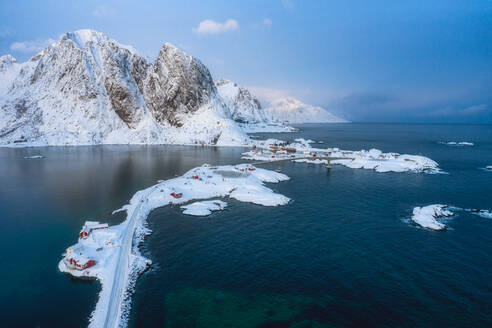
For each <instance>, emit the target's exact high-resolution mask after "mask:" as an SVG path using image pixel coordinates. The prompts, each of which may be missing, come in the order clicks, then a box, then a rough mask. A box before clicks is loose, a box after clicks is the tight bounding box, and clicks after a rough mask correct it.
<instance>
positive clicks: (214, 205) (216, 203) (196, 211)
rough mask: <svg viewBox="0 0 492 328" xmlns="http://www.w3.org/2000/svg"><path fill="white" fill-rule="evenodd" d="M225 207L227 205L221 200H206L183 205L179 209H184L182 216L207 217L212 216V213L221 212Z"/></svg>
mask: <svg viewBox="0 0 492 328" xmlns="http://www.w3.org/2000/svg"><path fill="white" fill-rule="evenodd" d="M226 206H227V203H226V202H223V201H221V200H207V201H202V202H194V203H192V204H190V205H184V206H181V208H182V209H184V211H183V214H188V215H195V216H207V215H210V214H212V212H213V211H222V210H223V209H224V208H226Z"/></svg>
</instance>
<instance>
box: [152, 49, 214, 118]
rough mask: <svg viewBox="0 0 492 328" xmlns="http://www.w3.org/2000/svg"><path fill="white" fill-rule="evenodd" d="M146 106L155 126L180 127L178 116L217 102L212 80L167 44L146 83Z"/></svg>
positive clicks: (199, 65)
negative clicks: (166, 123)
mask: <svg viewBox="0 0 492 328" xmlns="http://www.w3.org/2000/svg"><path fill="white" fill-rule="evenodd" d="M144 90H145V96H146V99H147V104H148V106H149V108H150V109H151V111H152V113H153V115H154V117H155V118H156V119H157V121H158V122H160V123H163V122H165V121H167V122H169V123H170V124H172V125H174V126H178V127H179V126H182V125H183V122H181V121H180V115H182V114H188V113H193V112H195V111H196V110H197V109H198V108H200V107H201V106H203V105H204V104H206V103H208V102H210V101H211V100H212V99H215V98H217V89H216V88H215V85H214V82H213V79H212V76H211V75H210V72H209V71H208V69H207V68H206V67H205V65H203V64H202V63H201V62H200V61H199V60H197V59H195V58H193V57H191V56H190V55H187V54H185V53H183V52H181V51H180V50H178V49H177V48H176V47H174V46H173V45H171V44H169V43H166V44H164V46H163V47H162V49H161V51H160V52H159V55H158V56H157V59H156V60H155V63H154V66H153V68H152V69H151V72H150V74H149V78H148V80H147V81H146V84H145V87H144Z"/></svg>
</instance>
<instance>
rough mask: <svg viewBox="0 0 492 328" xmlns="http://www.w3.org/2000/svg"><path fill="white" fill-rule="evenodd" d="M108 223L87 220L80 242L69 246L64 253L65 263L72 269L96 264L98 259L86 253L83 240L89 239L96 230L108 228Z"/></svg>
mask: <svg viewBox="0 0 492 328" xmlns="http://www.w3.org/2000/svg"><path fill="white" fill-rule="evenodd" d="M108 227H109V226H108V224H107V223H99V222H95V221H87V222H86V223H85V224H84V226H83V227H82V230H81V231H80V233H79V242H78V243H77V244H75V245H74V246H72V247H69V248H67V250H66V253H65V254H63V255H64V257H65V258H64V262H65V265H66V266H67V267H68V268H70V269H72V270H79V271H82V270H85V269H88V268H90V267H93V266H94V265H96V263H97V262H96V260H94V259H91V258H89V257H87V256H86V255H84V253H83V251H84V245H83V243H81V241H84V240H86V239H88V238H89V237H90V236H91V234H92V233H93V232H94V231H96V230H102V229H108Z"/></svg>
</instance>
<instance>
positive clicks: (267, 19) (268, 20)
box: [262, 18, 272, 26]
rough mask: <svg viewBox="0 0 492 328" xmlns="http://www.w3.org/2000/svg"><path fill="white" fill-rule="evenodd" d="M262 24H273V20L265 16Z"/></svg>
mask: <svg viewBox="0 0 492 328" xmlns="http://www.w3.org/2000/svg"><path fill="white" fill-rule="evenodd" d="M262 24H263V25H265V26H272V20H271V19H270V18H264V19H263V22H262Z"/></svg>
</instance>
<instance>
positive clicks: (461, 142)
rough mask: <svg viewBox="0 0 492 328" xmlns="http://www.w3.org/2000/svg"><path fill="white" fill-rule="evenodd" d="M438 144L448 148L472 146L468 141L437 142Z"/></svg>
mask: <svg viewBox="0 0 492 328" xmlns="http://www.w3.org/2000/svg"><path fill="white" fill-rule="evenodd" d="M439 143H440V144H443V145H448V146H474V145H475V144H474V143H473V142H469V141H439Z"/></svg>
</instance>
